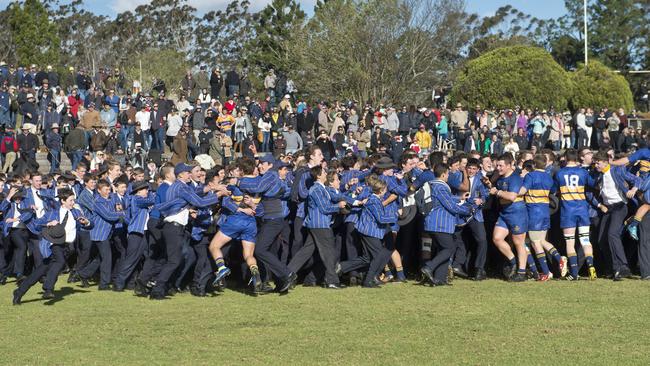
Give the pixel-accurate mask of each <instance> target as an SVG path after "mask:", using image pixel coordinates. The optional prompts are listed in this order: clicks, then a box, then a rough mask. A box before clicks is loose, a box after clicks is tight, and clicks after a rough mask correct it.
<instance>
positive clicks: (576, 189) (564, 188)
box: [560, 186, 585, 194]
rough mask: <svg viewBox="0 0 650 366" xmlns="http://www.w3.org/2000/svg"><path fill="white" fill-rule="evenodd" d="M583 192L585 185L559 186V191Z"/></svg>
mask: <svg viewBox="0 0 650 366" xmlns="http://www.w3.org/2000/svg"><path fill="white" fill-rule="evenodd" d="M584 192H585V186H574V187H569V186H562V187H560V193H563V194H564V193H584Z"/></svg>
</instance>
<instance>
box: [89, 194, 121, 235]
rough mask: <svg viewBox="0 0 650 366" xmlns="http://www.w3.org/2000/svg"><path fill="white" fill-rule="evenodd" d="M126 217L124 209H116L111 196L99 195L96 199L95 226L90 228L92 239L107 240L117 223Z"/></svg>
mask: <svg viewBox="0 0 650 366" xmlns="http://www.w3.org/2000/svg"><path fill="white" fill-rule="evenodd" d="M124 217H125V214H124V211H119V212H118V211H116V210H115V205H114V204H113V201H112V200H111V199H110V197H109V198H104V197H102V196H100V195H97V199H95V211H94V216H93V228H92V229H91V230H90V240H92V241H104V240H107V239H108V238H109V237H110V236H111V233H112V232H113V228H114V226H115V224H116V223H117V222H118V221H120V220H123V219H124Z"/></svg>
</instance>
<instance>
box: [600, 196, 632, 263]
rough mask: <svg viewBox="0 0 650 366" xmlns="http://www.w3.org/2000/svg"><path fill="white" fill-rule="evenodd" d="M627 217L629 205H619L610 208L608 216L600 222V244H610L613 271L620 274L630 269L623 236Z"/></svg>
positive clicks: (604, 216)
mask: <svg viewBox="0 0 650 366" xmlns="http://www.w3.org/2000/svg"><path fill="white" fill-rule="evenodd" d="M626 216H627V205H625V204H617V205H613V206H610V207H608V211H607V213H606V214H603V217H602V219H601V221H600V235H599V242H601V243H602V242H605V241H607V243H609V252H610V255H611V258H612V269H613V271H614V272H618V271H620V270H622V269H624V268H629V266H628V264H627V257H626V256H625V249H623V242H622V241H621V236H622V235H623V222H624V221H625V217H626Z"/></svg>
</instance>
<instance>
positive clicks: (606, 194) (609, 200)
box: [600, 169, 626, 206]
mask: <svg viewBox="0 0 650 366" xmlns="http://www.w3.org/2000/svg"><path fill="white" fill-rule="evenodd" d="M600 195H601V197H603V203H604V204H605V205H606V206H609V205H613V204H615V203H620V202H626V200H625V199H624V198H623V197H621V193H620V192H619V191H618V189H616V183H615V182H614V178H613V177H612V171H611V169H610V170H608V171H607V172H606V173H604V174H603V182H602V187H601V190H600Z"/></svg>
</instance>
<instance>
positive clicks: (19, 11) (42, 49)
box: [8, 0, 60, 65]
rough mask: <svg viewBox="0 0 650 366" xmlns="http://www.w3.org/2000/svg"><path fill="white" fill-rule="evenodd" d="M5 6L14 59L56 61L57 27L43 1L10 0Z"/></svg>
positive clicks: (41, 61)
mask: <svg viewBox="0 0 650 366" xmlns="http://www.w3.org/2000/svg"><path fill="white" fill-rule="evenodd" d="M8 10H9V19H8V23H9V29H10V30H11V39H12V42H13V44H14V47H15V52H16V59H17V60H16V61H18V62H20V63H25V64H30V63H35V64H39V65H44V64H56V63H58V62H59V57H60V46H59V42H60V40H59V37H58V35H57V28H56V25H55V24H54V23H52V22H51V21H50V19H49V14H48V11H47V9H46V8H45V7H44V6H43V4H41V2H40V1H38V0H25V2H24V3H22V4H21V3H17V2H15V3H12V4H10V5H9V8H8Z"/></svg>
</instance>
